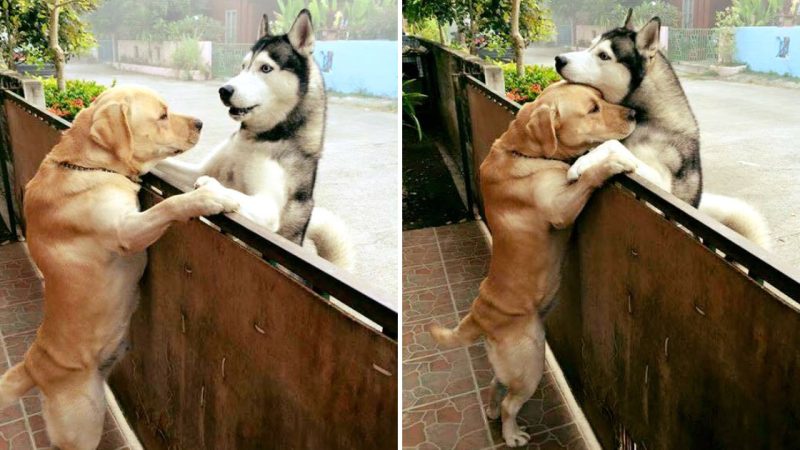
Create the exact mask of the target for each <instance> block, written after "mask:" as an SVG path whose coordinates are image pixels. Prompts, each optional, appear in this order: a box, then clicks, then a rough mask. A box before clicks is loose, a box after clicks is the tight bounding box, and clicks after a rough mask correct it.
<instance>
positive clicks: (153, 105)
mask: <svg viewBox="0 0 800 450" xmlns="http://www.w3.org/2000/svg"><path fill="white" fill-rule="evenodd" d="M201 128H202V122H200V121H199V120H197V119H195V118H193V117H189V116H183V115H179V114H174V113H172V112H171V111H169V109H168V108H167V105H166V103H165V102H164V101H163V100H162V99H161V98H160V97H159V96H158V95H157V94H156V93H155V92H153V91H151V90H149V89H145V88H138V87H125V88H123V87H117V88H113V89H110V90H108V91H106V92H105V93H103V94H102V95H100V96H99V97H98V98H97V100H96V101H95V102H94V103H93V104H92V105H91V107H89V108H88V109H86V110H84V111H82V112H81V113H80V114H78V116H77V117H76V118H75V121H74V124H73V127H72V128H71V129H70V130H69V131H67V132H66V133H64V135H63V137H62V138H61V141H60V142H59V143H58V144H57V145H56V146H55V147H53V149H52V151H51V152H50V153H49V154H48V155H47V157H46V158H45V159H44V161H43V162H42V164H41V166H40V167H39V170H38V172H37V173H36V175H35V176H34V177H33V179H32V180H31V181H30V183H28V185H27V187H26V192H25V199H24V204H25V211H24V212H25V218H26V221H27V238H28V248H29V250H30V253H31V256H32V257H33V260H34V262H35V263H36V265H37V266H38V267H39V269H40V270H41V271H42V274H43V275H44V282H45V301H44V321H43V323H42V325H41V326H40V327H39V331H38V333H37V336H36V340H35V342H34V343H33V345H32V346H31V348H30V349H29V350H28V352H27V353H26V355H25V360H24V362H22V363H20V364H17V365H16V366H14V367H12V368H11V369H10V370H8V371H7V372H6V373H5V374H4V375H3V377H2V379H0V406H7V405H9V404H11V403H13V402H14V401H16V400H17V399H18V398H19V397H20V396H21V395H22V394H24V393H25V392H26V391H28V390H29V389H31V388H33V387H34V386H38V387H39V389H40V390H41V391H42V394H43V396H44V405H43V411H44V418H45V422H46V424H47V432H48V434H49V436H50V440H51V441H52V443H53V445H56V446H58V447H59V448H61V449H62V450H72V449H81V450H82V449H94V448H96V447H97V445H98V443H99V442H100V437H101V434H102V429H103V419H104V415H105V410H106V405H105V400H104V397H103V382H104V379H105V377H106V375H107V373H108V371H109V369H110V367H111V366H112V365H113V363H114V361H115V359H116V358H118V357H119V356H120V354H121V351H122V348H121V347H123V346H124V342H123V341H124V339H125V335H126V333H127V331H128V325H129V321H130V316H131V314H132V312H133V310H134V308H135V306H136V300H137V286H138V282H139V279H140V278H141V276H142V273H143V272H144V268H145V265H146V263H147V255H146V252H145V249H147V247H148V246H149V245H151V244H153V243H154V242H155V241H156V240H157V239H158V238H159V237H160V236H161V235H162V234H163V233H164V232H165V231H166V230H167V227H169V225H170V224H171V223H173V222H175V221H185V220H188V219H190V218H192V217H196V216H202V215H212V214H218V213H222V212H228V211H233V210H235V209H236V208H237V207H238V205H237V203H236V201H234V200H232V197H231V196H230V195H229V194H228V192H226V190H225V188H223V187H222V186H220V185H219V184H218V183H215V182H214V181H213V180H212V181H210V182H208V183H207V184H206V185H205V186H203V187H200V188H199V189H197V190H195V191H192V192H190V193H187V194H183V195H178V196H174V197H170V198H168V199H166V200H164V201H162V202H161V203H159V204H157V205H156V206H154V207H152V208H150V209H148V210H146V211H140V210H139V203H138V198H137V193H138V191H139V188H140V186H139V184H138V183H137V182H136V181H137V180H138V176H139V175H140V174H143V173H145V172H147V171H148V170H150V168H152V167H153V166H154V165H155V164H156V163H157V162H158V161H160V160H162V159H164V158H166V157H168V156H172V155H175V154H178V153H181V152H183V151H185V150H188V149H190V148H192V147H193V146H194V145H195V144H196V143H197V140H198V138H199V135H200V129H201Z"/></svg>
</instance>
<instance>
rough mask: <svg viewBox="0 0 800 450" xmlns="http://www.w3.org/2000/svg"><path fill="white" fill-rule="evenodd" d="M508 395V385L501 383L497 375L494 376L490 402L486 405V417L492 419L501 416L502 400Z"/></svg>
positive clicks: (490, 387) (490, 388) (490, 390)
mask: <svg viewBox="0 0 800 450" xmlns="http://www.w3.org/2000/svg"><path fill="white" fill-rule="evenodd" d="M505 395H506V387H505V386H503V385H502V384H500V381H498V380H497V377H494V378H492V383H491V384H490V385H489V404H488V405H486V417H488V418H489V419H491V420H497V419H499V418H500V402H502V401H503V397H505Z"/></svg>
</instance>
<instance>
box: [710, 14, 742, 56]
mask: <svg viewBox="0 0 800 450" xmlns="http://www.w3.org/2000/svg"><path fill="white" fill-rule="evenodd" d="M735 3H736V2H734V5H733V6H728V7H727V8H725V9H723V10H722V11H717V14H716V22H715V26H716V27H717V62H718V63H719V64H723V65H731V64H733V59H734V55H735V53H736V27H738V26H741V25H742V18H741V15H740V14H739V7H738V6H737V5H736V4H735Z"/></svg>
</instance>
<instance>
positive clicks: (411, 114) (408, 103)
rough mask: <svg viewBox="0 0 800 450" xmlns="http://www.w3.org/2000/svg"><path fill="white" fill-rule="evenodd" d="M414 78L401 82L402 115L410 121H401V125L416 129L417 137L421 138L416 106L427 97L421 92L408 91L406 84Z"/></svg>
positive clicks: (408, 84) (409, 83)
mask: <svg viewBox="0 0 800 450" xmlns="http://www.w3.org/2000/svg"><path fill="white" fill-rule="evenodd" d="M414 81H415V80H406V81H404V82H403V117H404V118H406V119H408V120H409V121H410V122H407V121H405V120H404V121H403V125H404V126H407V127H409V128H414V129H416V130H417V137H418V138H419V140H420V141H421V140H422V127H421V126H420V124H419V119H417V106H419V105H420V104H421V103H422V101H423V100H424V99H425V98H426V97H427V95H425V94H423V93H421V92H409V91H408V89H407V88H408V86H410V85H411V83H413V82H414Z"/></svg>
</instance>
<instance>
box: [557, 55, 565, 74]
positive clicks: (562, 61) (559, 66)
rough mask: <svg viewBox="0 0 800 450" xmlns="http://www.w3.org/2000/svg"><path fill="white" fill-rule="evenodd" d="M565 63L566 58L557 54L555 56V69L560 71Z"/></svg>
mask: <svg viewBox="0 0 800 450" xmlns="http://www.w3.org/2000/svg"><path fill="white" fill-rule="evenodd" d="M566 65H567V58H565V57H563V56H561V55H558V56H556V70H558V71H560V70H561V69H563V68H564V66H566Z"/></svg>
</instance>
